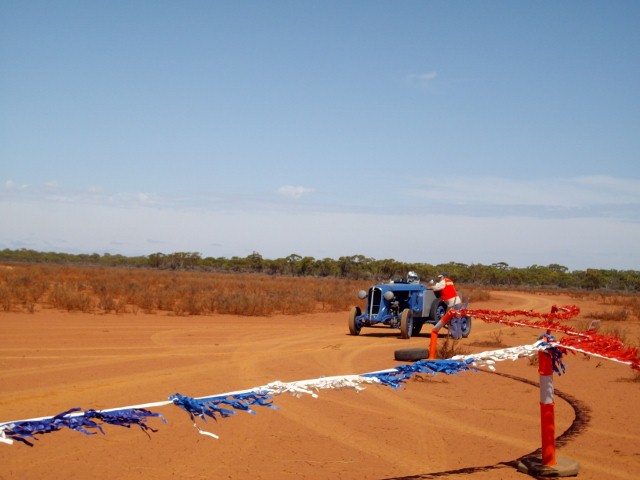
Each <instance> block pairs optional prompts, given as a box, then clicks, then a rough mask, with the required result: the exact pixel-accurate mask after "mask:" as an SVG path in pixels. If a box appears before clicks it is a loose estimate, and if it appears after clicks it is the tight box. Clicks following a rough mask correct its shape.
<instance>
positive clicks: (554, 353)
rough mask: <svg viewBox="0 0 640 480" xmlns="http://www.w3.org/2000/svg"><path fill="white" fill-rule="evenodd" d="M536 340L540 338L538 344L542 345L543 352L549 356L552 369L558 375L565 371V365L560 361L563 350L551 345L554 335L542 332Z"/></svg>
mask: <svg viewBox="0 0 640 480" xmlns="http://www.w3.org/2000/svg"><path fill="white" fill-rule="evenodd" d="M538 340H540V346H541V347H544V352H545V353H546V354H547V355H549V356H550V357H551V365H552V367H553V371H554V372H556V373H557V374H558V375H562V374H563V373H566V367H565V364H564V362H563V361H562V357H563V355H564V350H563V349H562V348H558V347H556V346H554V345H552V343H553V342H555V341H556V339H555V337H554V336H553V335H550V334H548V333H543V334H542V335H540V337H538Z"/></svg>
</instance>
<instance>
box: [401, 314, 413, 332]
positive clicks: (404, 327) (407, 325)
mask: <svg viewBox="0 0 640 480" xmlns="http://www.w3.org/2000/svg"><path fill="white" fill-rule="evenodd" d="M412 333H413V313H412V312H411V310H410V309H408V308H405V309H404V310H403V311H402V314H401V316H400V338H411V334H412Z"/></svg>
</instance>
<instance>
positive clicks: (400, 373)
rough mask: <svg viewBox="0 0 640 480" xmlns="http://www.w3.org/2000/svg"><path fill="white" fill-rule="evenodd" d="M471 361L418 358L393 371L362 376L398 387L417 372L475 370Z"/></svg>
mask: <svg viewBox="0 0 640 480" xmlns="http://www.w3.org/2000/svg"><path fill="white" fill-rule="evenodd" d="M472 361H473V360H471V359H470V360H467V361H465V362H458V361H456V360H419V361H417V362H414V363H412V364H410V365H400V366H398V367H395V369H394V370H395V371H391V372H389V371H385V372H377V373H365V374H364V375H363V377H375V378H377V379H378V380H380V383H382V384H383V385H386V386H388V387H391V388H394V389H398V388H400V387H401V386H402V384H403V383H404V382H406V381H407V380H408V379H409V378H411V377H412V376H414V375H415V374H417V373H426V374H428V375H432V376H433V375H437V374H438V373H444V374H445V375H458V373H459V372H463V371H466V370H472V371H477V370H476V369H475V368H473V367H470V366H469V364H470V363H471V362H472Z"/></svg>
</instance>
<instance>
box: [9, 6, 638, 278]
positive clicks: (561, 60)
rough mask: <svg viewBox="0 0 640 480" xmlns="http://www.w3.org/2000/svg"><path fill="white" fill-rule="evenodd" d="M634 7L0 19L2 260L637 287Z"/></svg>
mask: <svg viewBox="0 0 640 480" xmlns="http://www.w3.org/2000/svg"><path fill="white" fill-rule="evenodd" d="M639 22H640V3H639V2H636V1H616V2H608V1H563V2H556V1H537V2H516V1H510V2H507V1H491V0H489V1H482V2H480V1H477V2H472V1H427V0H425V1H410V0H409V1H391V0H388V1H373V0H372V1H331V0H328V1H322V2H312V1H300V0H291V1H278V0H275V1H269V2H265V1H184V2H176V1H135V0H133V1H131V0H130V1H108V2H107V1H104V2H103V1H56V2H51V1H43V2H38V1H31V0H22V1H10V0H7V1H4V2H2V5H1V6H0V65H2V69H1V70H2V71H1V72H0V167H1V168H0V225H2V227H1V228H0V248H10V249H17V248H31V249H35V250H42V251H58V252H68V253H94V252H95V253H111V254H123V255H148V254H150V253H154V252H163V253H171V252H177V251H189V252H199V253H201V254H202V255H203V256H213V257H227V258H229V257H232V256H240V257H245V256H247V255H249V254H251V253H252V252H253V251H256V252H259V253H260V254H261V255H262V256H263V257H265V258H278V257H285V256H287V255H289V254H291V253H296V254H299V255H302V256H312V257H315V258H325V257H330V258H334V259H337V258H339V257H341V256H348V255H356V254H359V255H360V254H361V255H365V256H367V257H372V258H376V259H385V258H394V259H396V260H399V261H406V262H422V263H430V264H438V263H445V262H449V261H455V262H463V263H468V264H471V263H483V264H491V263H494V262H501V261H504V262H507V263H509V264H510V265H512V266H517V267H523V266H529V265H534V264H537V265H548V264H551V263H559V264H561V265H565V266H567V267H569V268H570V269H572V270H576V269H585V268H614V269H621V270H626V269H633V270H640V254H639V253H638V245H640V87H639V86H640V54H639V53H638V52H640V29H638V28H637V25H638V23H639Z"/></svg>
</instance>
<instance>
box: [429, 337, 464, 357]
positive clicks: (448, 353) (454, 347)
mask: <svg viewBox="0 0 640 480" xmlns="http://www.w3.org/2000/svg"><path fill="white" fill-rule="evenodd" d="M468 354H469V350H468V349H466V348H463V347H462V344H461V343H460V340H453V339H451V338H449V337H447V338H445V339H444V342H440V343H439V345H438V349H437V355H438V358H442V359H448V358H451V357H454V356H456V355H468Z"/></svg>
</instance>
